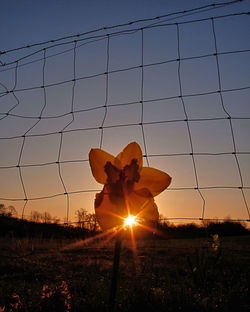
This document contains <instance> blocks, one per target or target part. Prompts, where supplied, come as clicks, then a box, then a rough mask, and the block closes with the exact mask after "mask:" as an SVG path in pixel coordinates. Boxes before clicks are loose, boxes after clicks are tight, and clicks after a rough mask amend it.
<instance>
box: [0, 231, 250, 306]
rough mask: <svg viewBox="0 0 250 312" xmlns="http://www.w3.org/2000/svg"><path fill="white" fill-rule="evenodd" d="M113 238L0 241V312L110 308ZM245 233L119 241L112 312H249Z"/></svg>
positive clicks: (249, 248)
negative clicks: (229, 235) (119, 259)
mask: <svg viewBox="0 0 250 312" xmlns="http://www.w3.org/2000/svg"><path fill="white" fill-rule="evenodd" d="M113 246H114V241H110V242H108V243H107V242H105V241H103V240H101V239H99V240H93V241H91V242H88V244H83V242H82V241H81V240H72V239H71V240H69V239H65V238H64V239H63V238H62V239H59V238H57V239H56V238H50V239H48V238H34V237H33V238H32V237H26V238H25V237H23V238H16V237H12V238H11V237H3V238H0V247H1V257H0V307H1V308H2V310H1V309H0V311H29V312H31V311H34V312H35V311H51V312H52V311H60V312H61V311H88V312H90V311H107V310H108V298H109V287H110V279H111V271H112V261H113ZM249 259H250V236H249V235H243V236H237V237H220V236H218V235H214V236H212V237H211V238H210V240H209V241H208V239H207V238H195V239H164V240H159V239H157V238H155V239H151V240H141V239H137V254H135V253H134V252H133V248H132V245H131V241H130V240H124V241H123V248H122V253H121V265H120V275H119V285H118V286H119V287H118V293H117V311H138V310H142V311H236V310H237V311H249V308H250V299H249V298H250V293H249V290H250V285H249V282H250V262H249Z"/></svg>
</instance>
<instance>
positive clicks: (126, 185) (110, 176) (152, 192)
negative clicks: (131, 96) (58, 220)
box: [89, 142, 171, 230]
mask: <svg viewBox="0 0 250 312" xmlns="http://www.w3.org/2000/svg"><path fill="white" fill-rule="evenodd" d="M89 162H90V167H91V170H92V174H93V176H94V178H95V179H96V181H97V182H99V183H101V184H104V187H103V190H102V192H101V193H99V194H96V199H95V212H96V217H97V220H98V222H99V224H100V226H101V228H102V229H103V230H106V229H110V228H113V227H116V226H120V225H122V224H123V222H124V219H125V218H127V217H128V216H129V215H134V216H136V217H138V218H139V219H142V220H144V221H146V222H148V221H157V220H158V218H159V213H158V209H157V206H156V204H155V202H154V196H156V195H158V194H159V193H161V192H162V191H163V190H165V189H166V188H167V187H168V186H169V184H170V182H171V177H170V176H169V175H168V174H167V173H165V172H163V171H160V170H158V169H154V168H150V167H143V160H142V151H141V148H140V146H139V145H138V144H137V143H136V142H132V143H130V144H128V145H127V146H126V147H125V148H124V150H123V151H122V152H121V153H119V154H118V155H117V156H116V157H114V156H113V155H111V154H109V153H107V152H105V151H103V150H101V149H98V148H97V149H91V151H90V153H89Z"/></svg>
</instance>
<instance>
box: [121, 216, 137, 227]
mask: <svg viewBox="0 0 250 312" xmlns="http://www.w3.org/2000/svg"><path fill="white" fill-rule="evenodd" d="M136 224H137V218H136V216H133V215H129V216H128V217H127V218H126V219H125V220H124V226H130V227H132V226H133V225H136Z"/></svg>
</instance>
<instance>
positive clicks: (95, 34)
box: [0, 0, 250, 223]
mask: <svg viewBox="0 0 250 312" xmlns="http://www.w3.org/2000/svg"><path fill="white" fill-rule="evenodd" d="M237 2H240V0H237V1H230V2H221V3H214V4H210V5H206V6H201V7H198V8H193V9H190V10H185V11H179V12H174V13H169V14H165V15H161V16H157V17H154V18H149V19H139V20H136V21H132V22H129V23H125V24H120V25H114V26H109V27H103V28H99V29H95V30H91V31H88V32H85V33H80V34H76V35H72V36H66V37H61V38H57V39H53V40H49V41H44V42H38V43H34V44H29V45H26V46H22V47H19V48H15V49H10V50H6V51H1V52H0V57H3V56H4V57H8V56H9V55H11V54H12V53H14V52H15V55H16V53H17V52H20V53H21V56H20V57H16V56H15V58H14V60H13V59H12V60H9V61H8V60H7V61H6V62H4V61H2V60H1V63H0V74H1V73H8V72H12V73H13V72H14V79H13V87H12V88H8V87H7V85H6V84H5V83H4V82H2V81H0V87H1V88H2V91H0V100H1V101H4V100H5V98H6V97H7V96H9V95H10V96H13V101H14V105H13V106H12V107H11V108H10V109H8V110H7V111H5V112H0V123H1V121H4V120H5V119H7V120H8V118H10V117H14V118H18V120H33V121H34V122H33V123H32V124H31V126H29V128H28V129H27V130H25V131H24V132H23V133H21V134H18V135H9V136H8V135H6V136H2V135H1V134H0V142H4V141H11V140H14V139H19V140H20V142H21V144H20V150H19V155H18V157H17V158H18V160H17V163H16V164H14V165H2V164H1V163H0V174H1V170H7V169H14V168H15V169H17V170H18V174H19V179H20V183H21V186H22V191H23V197H15V196H9V197H7V196H1V194H0V200H2V201H13V202H15V201H24V205H23V209H22V217H25V209H26V207H27V205H28V202H32V201H35V200H42V199H52V198H56V197H60V196H65V198H66V220H67V223H70V221H69V215H70V195H73V194H81V193H97V192H100V191H101V190H100V189H81V190H75V191H72V190H69V189H68V187H67V185H66V183H65V180H64V177H63V174H62V165H63V164H73V163H80V164H81V163H88V159H86V158H82V159H69V160H65V159H62V147H63V142H64V135H65V134H67V133H74V132H80V131H91V130H98V131H99V133H100V136H99V144H98V145H99V148H102V147H103V140H104V136H105V133H106V132H105V131H106V130H107V129H114V131H115V129H118V128H119V129H121V128H124V131H126V127H131V126H137V127H138V128H139V129H140V132H141V138H142V142H143V145H142V149H143V157H144V159H145V161H146V164H147V165H148V166H150V162H151V159H153V158H171V157H185V156H187V157H190V158H191V160H192V171H193V174H194V178H195V183H194V186H192V187H169V188H168V189H167V191H184V190H185V191H188V190H195V192H197V194H198V196H199V198H200V202H201V213H200V216H199V217H176V218H166V219H161V220H162V221H164V220H187V221H188V220H193V221H196V220H197V221H200V220H204V221H205V220H207V221H213V220H220V219H217V218H216V219H214V218H208V217H205V212H206V198H205V196H204V194H203V191H204V190H212V189H231V190H233V189H236V190H237V189H238V190H239V191H240V192H241V196H242V199H243V202H244V207H245V209H246V215H247V217H246V218H245V219H243V218H239V219H231V220H232V221H249V220H250V212H249V207H248V201H247V197H246V193H245V192H246V190H249V189H250V185H246V184H245V183H244V179H243V169H242V168H241V164H240V160H239V156H241V155H250V151H248V150H243V149H239V148H237V144H236V136H235V130H234V126H233V122H234V121H237V120H238V121H239V120H241V121H249V120H250V117H247V116H244V115H243V116H237V117H235V116H232V115H231V114H230V112H229V111H228V110H227V108H226V106H225V104H224V96H225V95H227V94H233V93H236V92H239V91H244V90H246V91H247V90H249V89H250V85H249V86H244V85H243V86H241V87H234V88H223V86H222V83H221V80H222V73H221V69H220V67H221V63H220V58H221V57H222V56H227V55H236V56H237V57H241V55H248V54H249V53H250V49H235V50H228V51H219V48H218V43H217V30H216V21H223V20H224V19H227V18H233V17H238V18H241V17H244V16H249V12H239V13H231V14H225V15H220V16H212V17H205V18H199V19H191V20H184V21H178V22H175V23H172V22H169V21H170V20H171V19H172V18H173V19H175V18H177V19H178V18H183V17H187V16H188V15H190V14H198V13H201V12H202V10H210V9H215V8H218V7H223V6H227V5H232V4H236V3H237ZM147 22H154V23H153V24H150V25H149V24H148V25H147V24H145V23H147ZM201 22H208V23H210V26H211V29H212V35H213V45H214V47H213V50H214V51H213V52H212V53H207V54H200V55H195V56H182V51H181V36H180V27H185V25H190V24H197V25H199V23H201ZM139 23H144V24H143V25H140V26H139V27H137V28H132V27H131V26H132V25H135V24H139ZM167 27H175V33H176V42H177V57H176V58H172V59H165V60H162V61H158V62H151V63H146V61H145V38H144V36H145V31H147V30H149V29H156V30H157V29H161V28H167ZM112 30H114V31H112ZM110 31H111V32H110ZM100 32H104V33H101V34H100ZM107 32H108V33H107ZM135 33H139V34H140V39H139V41H140V42H139V45H140V60H139V63H138V65H135V66H128V67H123V68H116V69H111V66H110V61H111V40H112V38H117V37H121V38H122V36H123V35H127V34H135ZM99 41H103V42H104V43H105V46H106V47H105V51H102V53H104V54H105V71H104V72H97V73H95V74H92V75H85V76H77V71H76V68H77V65H76V58H77V56H78V53H79V48H80V47H82V46H83V45H88V44H92V43H96V42H99ZM69 46H70V47H69ZM56 47H65V48H66V49H65V50H64V51H60V52H58V53H54V54H49V53H48V52H49V51H50V50H52V49H53V48H56ZM35 48H37V50H34V49H35ZM27 50H28V51H29V50H31V52H27V53H26V52H25V51H27ZM66 53H70V55H71V56H72V73H71V76H72V78H71V79H67V80H61V81H56V82H53V83H48V82H47V81H46V70H47V67H48V66H49V65H48V63H47V62H48V59H50V58H52V57H57V56H59V55H62V54H66ZM36 55H38V56H39V58H37V59H35V60H32V57H33V56H36ZM40 55H42V56H40ZM208 58H213V59H215V61H216V71H217V73H216V75H217V81H218V85H217V88H216V89H214V90H211V91H207V92H205V91H203V92H202V91H201V92H193V93H185V91H184V90H183V77H182V67H183V64H184V63H185V62H187V61H198V60H202V59H208ZM29 59H31V60H30V61H29ZM25 62H26V63H25ZM37 62H42V70H41V75H42V83H41V84H40V85H34V86H27V87H22V88H20V87H17V86H18V82H19V79H20V78H19V71H20V70H21V69H22V68H24V67H25V66H28V65H32V64H35V63H37ZM165 64H176V66H177V77H178V86H177V87H178V88H177V89H178V91H177V92H176V95H172V96H169V97H153V98H151V99H149V98H146V96H145V89H146V86H145V70H147V69H148V68H154V67H156V66H163V65H165ZM132 71H138V72H139V79H140V82H139V85H140V87H139V88H140V95H139V99H138V100H136V101H124V102H113V103H112V102H111V103H110V79H111V76H112V75H113V74H118V73H121V74H122V73H126V72H132ZM98 77H103V78H104V80H105V94H104V97H103V101H102V103H100V104H99V105H97V106H95V107H90V108H82V109H78V108H77V107H76V105H75V96H76V85H77V83H78V82H80V81H84V80H88V79H92V78H98ZM66 85H69V86H70V88H71V91H70V92H71V95H70V98H71V104H70V109H69V111H67V112H66V113H63V114H55V115H46V114H45V111H46V109H47V107H48V105H49V104H48V92H49V91H50V90H51V89H53V88H54V87H56V86H66ZM34 90H42V94H43V105H42V107H41V109H40V112H39V113H38V114H36V115H35V116H33V115H28V114H27V113H26V114H25V113H23V114H21V113H15V109H17V108H19V107H20V106H21V105H22V101H21V99H20V95H22V94H29V92H30V91H34ZM207 95H218V97H219V99H220V106H221V108H222V111H223V112H224V115H225V116H223V117H219V116H218V117H207V118H191V117H189V115H188V112H187V103H186V101H187V99H189V98H191V97H199V96H207ZM175 99H178V100H179V101H180V102H181V105H182V109H183V112H184V118H181V119H174V118H170V119H168V118H167V116H166V118H165V119H164V120H161V121H153V120H152V121H145V105H146V104H147V103H150V104H151V103H152V105H153V104H154V103H155V102H161V101H169V100H175ZM127 106H131V107H132V106H135V107H137V108H138V110H139V111H140V118H139V121H138V122H136V123H135V122H131V123H129V122H126V123H118V124H111V125H106V124H105V122H106V120H107V114H108V111H109V109H110V108H113V107H117V108H119V107H121V108H122V107H127ZM91 111H100V112H102V119H101V122H100V123H99V124H98V125H97V126H93V127H81V128H73V129H70V126H71V125H72V124H73V123H74V121H75V119H76V117H77V116H78V115H79V114H82V113H87V112H91ZM67 116H68V117H69V118H70V119H69V121H68V122H67V123H66V125H65V126H63V127H61V129H60V130H59V131H41V130H40V132H39V133H31V130H33V129H35V128H36V127H37V125H39V124H40V123H41V121H42V120H54V121H57V120H60V119H61V118H63V117H67ZM213 121H221V122H222V121H225V122H226V123H228V126H229V129H230V138H231V139H230V140H231V142H232V149H231V150H230V151H225V152H213V151H211V152H196V151H195V148H194V140H193V134H192V130H191V125H192V124H195V123H201V122H213ZM164 124H177V125H179V124H183V125H185V128H186V130H187V133H188V145H189V149H190V152H178V153H171V152H169V153H150V152H149V149H148V146H149V142H148V140H147V136H146V134H145V127H146V126H149V125H155V126H156V125H164ZM52 135H58V137H59V148H58V153H57V157H56V159H55V160H54V161H49V162H37V163H25V162H23V156H24V150H25V145H26V143H27V139H28V138H33V137H34V138H37V137H49V136H52ZM225 155H232V157H233V158H234V162H235V168H236V169H237V173H238V176H239V182H240V183H239V184H238V185H224V186H223V185H216V182H215V183H214V184H213V185H206V186H204V185H201V183H200V179H199V170H198V167H197V158H196V157H197V156H201V157H202V156H204V157H205V156H209V157H219V156H225ZM51 165H53V166H55V167H56V168H57V172H58V176H59V180H60V183H61V186H62V189H63V192H55V193H54V194H52V195H44V196H29V195H28V193H29V192H28V190H27V187H26V183H25V178H24V174H23V170H24V169H25V168H33V167H46V166H51ZM71 223H72V222H71Z"/></svg>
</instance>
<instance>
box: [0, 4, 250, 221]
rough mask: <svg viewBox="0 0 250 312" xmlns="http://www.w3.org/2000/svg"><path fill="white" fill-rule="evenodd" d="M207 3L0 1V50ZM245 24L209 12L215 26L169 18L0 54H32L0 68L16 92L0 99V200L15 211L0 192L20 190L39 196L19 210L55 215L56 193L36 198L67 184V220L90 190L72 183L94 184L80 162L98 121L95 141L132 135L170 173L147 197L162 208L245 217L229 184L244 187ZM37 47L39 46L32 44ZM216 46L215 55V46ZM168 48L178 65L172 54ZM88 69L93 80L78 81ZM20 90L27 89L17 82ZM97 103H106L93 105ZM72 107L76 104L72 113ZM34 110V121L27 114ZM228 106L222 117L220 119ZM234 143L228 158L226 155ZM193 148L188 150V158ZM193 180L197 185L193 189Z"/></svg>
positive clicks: (248, 60)
mask: <svg viewBox="0 0 250 312" xmlns="http://www.w3.org/2000/svg"><path fill="white" fill-rule="evenodd" d="M215 2H216V3H218V1H215ZM211 3H213V1H184V0H182V1H174V0H173V1H147V0H145V1H70V2H69V1H2V3H1V12H0V36H1V50H2V51H5V50H9V49H13V48H16V47H20V46H26V45H27V44H33V43H37V42H42V41H47V40H51V39H57V38H60V37H64V36H68V35H73V34H77V33H84V32H87V31H90V30H93V29H99V28H101V27H103V26H106V27H108V26H112V25H117V24H122V23H126V22H129V21H133V20H137V19H144V18H151V17H156V16H159V15H163V14H168V13H171V12H177V11H182V10H188V9H191V8H195V7H200V6H205V5H207V4H211ZM249 8H250V1H248V0H245V1H242V2H240V3H237V4H234V5H231V6H227V7H223V8H217V9H216V10H208V11H205V12H202V13H199V14H193V15H189V16H184V17H182V18H179V19H176V20H172V21H166V23H175V22H178V23H181V22H183V21H184V20H197V19H200V18H206V17H215V16H220V15H225V14H231V13H238V12H245V11H249ZM155 22H157V21H151V22H149V21H148V22H145V23H142V24H135V25H134V26H133V27H135V28H137V27H141V26H145V25H151V24H152V23H155ZM213 26H214V30H215V35H216V46H215V37H214V33H213ZM249 26H250V20H249V15H248V16H247V15H245V16H235V17H230V18H223V19H215V20H214V24H213V23H212V21H211V19H209V20H204V21H199V22H195V23H194V22H192V23H187V24H179V25H178V28H177V26H176V25H175V24H173V25H165V26H161V27H153V28H148V29H144V30H143V32H142V31H140V30H138V31H136V32H128V33H123V34H120V35H117V36H110V39H109V42H108V41H107V36H105V35H104V36H103V37H101V38H99V40H94V41H93V40H89V41H86V42H87V44H84V43H85V42H84V41H78V42H77V43H76V45H75V46H74V42H72V43H69V44H67V45H62V46H56V47H52V48H49V49H48V47H49V46H50V45H51V44H47V45H44V46H38V47H33V48H30V49H23V50H18V51H16V52H12V53H7V54H6V55H2V56H1V57H0V60H1V61H2V63H8V62H12V61H15V60H17V59H19V58H20V57H23V56H27V55H28V54H30V53H32V52H37V51H38V52H37V53H35V54H34V55H33V56H29V57H27V58H25V59H24V60H21V61H19V62H18V68H17V71H15V63H13V64H12V65H7V66H3V67H2V68H3V69H2V68H0V82H1V83H2V84H3V85H4V86H3V85H2V86H1V87H0V91H1V92H5V89H6V87H7V89H9V90H11V89H12V88H13V86H14V85H15V90H16V92H15V95H16V98H14V97H13V94H8V95H4V96H3V97H1V98H0V113H2V115H1V116H3V117H4V118H3V119H2V120H0V148H1V156H0V167H2V168H0V170H1V171H0V174H1V177H2V178H1V194H0V198H2V199H3V200H1V201H2V202H4V203H6V204H7V205H9V204H13V205H14V206H16V207H17V209H18V213H19V215H20V214H21V212H22V208H23V201H7V200H6V201H5V200H4V199H8V198H10V199H11V198H12V199H22V198H24V196H25V194H24V188H25V192H26V195H27V198H28V199H32V198H40V197H42V198H44V199H41V200H29V201H28V203H27V206H26V208H25V209H26V210H25V215H29V213H30V211H32V210H39V211H44V210H47V211H49V212H50V213H51V214H52V215H57V216H58V217H60V218H62V219H63V218H64V217H65V215H66V210H67V207H66V206H67V200H66V199H65V196H58V197H53V198H49V199H45V197H47V196H49V197H50V196H54V195H55V194H61V193H64V192H65V189H66V190H67V192H71V193H73V194H71V195H70V196H69V207H70V211H69V217H70V219H71V220H74V212H75V210H76V209H79V208H81V207H83V208H85V209H87V210H88V211H90V212H93V201H94V195H95V193H94V192H86V193H81V191H82V190H84V191H86V190H87V191H88V190H99V189H101V187H102V186H101V185H98V184H97V183H96V182H95V181H94V179H93V177H92V176H91V173H90V170H89V164H88V162H87V161H85V160H87V158H88V152H89V150H90V149H91V148H92V147H100V139H101V131H100V129H99V127H100V125H102V124H103V125H104V127H105V128H104V130H103V132H102V133H103V140H102V147H103V149H105V150H107V151H108V152H110V153H112V154H117V153H119V151H120V150H122V148H123V147H125V145H126V144H128V143H129V142H131V141H137V142H138V143H139V144H140V145H141V147H142V150H143V153H144V154H147V155H149V156H150V157H148V160H149V164H150V166H152V167H155V168H159V169H161V170H164V171H166V172H168V173H169V174H170V175H171V176H172V178H173V182H172V184H171V186H170V189H169V190H168V191H165V192H164V193H163V194H161V195H159V196H158V197H157V199H156V200H157V204H158V207H159V211H160V213H161V214H162V215H164V216H165V217H169V218H175V217H176V218H181V217H190V218H192V217H193V218H199V217H201V215H202V211H203V199H205V215H204V216H205V217H206V218H216V217H218V218H224V217H228V216H230V217H232V218H240V219H245V218H248V214H247V209H246V208H247V206H250V190H249V189H244V196H245V198H244V196H242V192H241V190H240V189H238V187H239V186H241V185H242V184H243V186H244V187H249V186H250V168H249V163H250V162H249V153H250V145H249V140H248V136H249V131H250V120H249V118H250V108H249V98H250V91H249V89H248V87H250V79H249V69H250V53H249V51H247V50H249V49H250V40H249ZM130 27H132V26H130ZM127 28H128V29H129V27H127ZM121 29H123V30H124V28H115V29H111V30H109V32H110V33H111V32H113V31H117V30H121ZM99 33H100V34H105V32H99ZM99 33H98V34H99ZM106 33H107V32H106ZM142 35H143V64H144V65H145V67H144V68H143V84H142V70H141V68H140V65H141V62H142ZM178 36H179V41H178ZM74 39H75V38H74ZM178 43H179V46H178ZM44 47H46V48H47V49H46V50H45V53H46V54H44V50H41V51H39V49H41V48H44ZM216 47H217V52H218V53H219V55H218V58H216V56H215V55H214V53H215V52H216V50H215V48H216ZM107 49H108V63H107ZM237 51H238V52H237ZM239 51H242V52H239ZM62 52H63V53H62ZM228 52H234V53H228ZM235 52H237V53H235ZM223 53H225V54H223ZM199 56H202V57H199ZM179 57H180V58H181V59H182V60H181V62H179V61H178V60H177V59H178V58H179ZM198 57H199V58H198ZM217 61H218V62H219V70H220V80H219V79H218V66H217ZM152 64H153V65H152ZM74 66H75V70H74ZM107 66H108V71H111V73H110V74H109V75H108V80H107V76H106V75H103V74H102V73H105V71H106V70H107ZM128 68H131V69H129V70H128ZM122 69H126V70H124V71H122ZM96 75H97V76H96ZM88 76H93V77H92V78H88V79H85V78H84V77H88ZM15 78H16V79H15ZM72 78H77V81H76V83H75V84H74V83H72V81H71V82H69V83H63V84H60V85H52V86H50V87H46V88H45V90H46V91H45V93H46V94H45V93H44V90H43V89H41V88H40V86H41V85H43V84H45V85H51V84H53V83H56V84H57V83H58V82H61V81H65V80H69V81H70V80H71V79H72ZM180 79H181V91H180V81H179V80H180ZM31 87H32V88H33V87H34V88H33V89H30V88H31ZM26 88H28V89H29V90H26V91H21V89H26ZM218 89H221V90H231V89H233V90H234V89H237V90H234V91H230V92H224V93H223V102H222V99H221V97H220V94H219V93H217V90H218ZM18 90H19V91H18ZM180 92H181V93H182V95H184V97H183V100H184V105H183V102H182V100H181V98H180V97H179V94H180ZM198 94H199V95H198ZM142 100H143V111H142V105H141V103H140V101H142ZM45 102H46V105H45V107H44V109H43V106H44V103H45ZM17 103H18V105H16V104H17ZM105 104H106V105H107V106H108V108H107V109H105V108H104V107H103V105H105ZM15 105H16V107H15V108H14V109H13V110H11V113H12V114H13V116H4V114H5V113H6V112H8V111H9V109H11V108H12V107H13V106H15ZM72 105H73V106H72ZM223 105H224V106H225V108H226V111H225V110H224V109H223ZM72 107H73V111H76V112H77V113H75V114H74V120H73V122H72V114H70V112H71V110H72ZM184 108H185V109H184ZM40 114H42V115H41V116H42V117H43V118H42V119H41V120H40V121H39V122H38V123H37V121H38V119H37V118H38V117H39V116H40ZM228 114H229V115H230V116H231V117H232V118H233V119H232V122H231V123H230V121H229V120H228V116H229V115H228ZM1 116H0V117H1ZM19 116H23V117H25V118H20V117H19ZM187 118H188V119H189V120H190V121H189V122H188V125H187V122H186V119H187ZM236 118H237V119H236ZM243 118H245V119H243ZM204 119H206V120H204ZM141 122H143V128H142V127H141V125H140V123H141ZM67 125H68V126H67ZM116 126H118V127H116ZM231 126H232V127H231ZM232 129H233V136H234V140H235V146H234V140H233V138H232ZM61 130H63V132H64V133H63V138H61V134H60V133H59V131H61ZM142 130H143V132H144V136H145V142H144V140H143V135H142ZM189 131H190V134H191V141H192V145H191V144H190V134H189ZM22 135H25V142H23V137H22ZM13 137H15V138H13ZM7 138H9V139H7ZM144 143H146V145H145V144H144ZM234 149H236V152H237V158H235V156H234V154H232V153H233V152H234ZM192 152H193V153H194V157H192V155H190V153H192ZM209 154H213V155H209ZM215 154H216V155H215ZM58 157H59V158H58ZM58 160H59V161H61V162H63V163H62V164H61V172H60V173H61V177H62V179H60V176H59V172H58V165H57V164H56V163H55V162H56V161H58ZM194 163H195V168H194ZM17 164H19V165H20V166H21V175H22V180H23V185H24V188H23V185H22V181H21V180H20V171H19V168H14V167H15V166H16V165H17ZM39 164H41V166H39ZM42 164H46V165H42ZM31 165H35V166H31ZM145 165H146V158H145ZM195 169H196V174H195ZM239 169H240V170H239ZM240 173H241V175H242V176H240ZM196 175H197V177H196ZM196 178H198V187H199V188H200V191H201V193H199V192H198V191H197V190H196V189H194V188H195V187H196V186H197V180H196ZM217 187H219V188H217Z"/></svg>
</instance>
